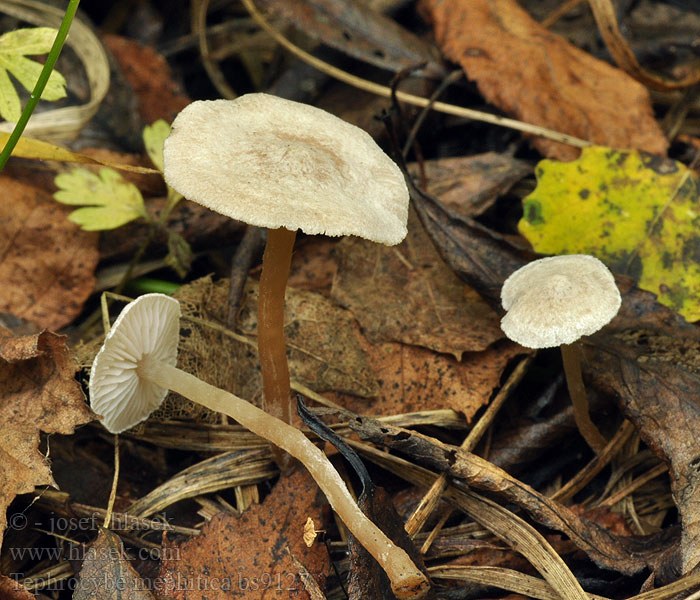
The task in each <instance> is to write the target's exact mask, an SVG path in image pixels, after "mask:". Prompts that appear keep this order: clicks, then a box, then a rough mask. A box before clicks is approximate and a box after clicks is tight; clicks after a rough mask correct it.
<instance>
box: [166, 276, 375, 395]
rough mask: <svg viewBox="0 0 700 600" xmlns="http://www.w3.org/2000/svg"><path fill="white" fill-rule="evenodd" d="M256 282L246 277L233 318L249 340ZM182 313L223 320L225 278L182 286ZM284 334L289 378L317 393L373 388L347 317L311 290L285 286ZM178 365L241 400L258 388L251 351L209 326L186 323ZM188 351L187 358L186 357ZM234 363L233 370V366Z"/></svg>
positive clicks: (362, 391)
mask: <svg viewBox="0 0 700 600" xmlns="http://www.w3.org/2000/svg"><path fill="white" fill-rule="evenodd" d="M257 290H258V288H257V283H256V282H254V281H248V284H247V285H246V289H245V291H244V295H243V298H242V299H241V312H240V316H239V320H238V324H239V327H240V329H241V331H242V332H243V333H244V334H246V335H247V336H249V339H250V340H251V341H253V342H254V341H255V333H256V331H257V305H258V296H257V294H258V292H257ZM177 297H178V298H179V299H180V300H184V301H185V306H184V308H183V312H184V314H194V315H196V316H199V317H200V318H204V319H206V320H208V321H211V322H214V323H219V324H220V323H223V322H224V319H225V315H226V308H227V303H228V280H222V281H220V282H218V283H212V281H211V280H210V279H208V278H205V279H201V280H198V281H196V282H193V283H192V284H190V285H188V286H185V287H183V288H182V289H181V290H180V291H179V292H178V294H177ZM285 313H286V316H285V335H286V337H287V348H288V357H289V369H290V373H291V375H292V378H293V379H295V380H297V381H299V382H301V383H303V384H304V385H307V386H309V387H311V388H312V389H314V390H316V391H318V392H321V391H326V390H337V391H343V392H347V393H351V394H356V395H359V396H373V395H376V394H377V393H378V391H379V386H378V384H377V381H376V378H375V375H374V373H373V372H372V369H371V368H370V366H369V364H368V362H367V359H366V357H365V354H364V352H363V350H362V347H361V345H360V340H359V339H358V334H357V332H356V327H355V325H354V323H353V320H352V317H351V315H350V314H349V313H348V312H347V311H345V310H343V309H342V308H339V307H337V306H335V305H334V304H333V303H332V302H331V301H330V300H328V299H326V298H324V297H323V296H321V295H320V294H317V293H315V292H307V291H304V290H295V289H293V288H288V290H287V296H286V306H285ZM183 327H187V333H186V334H185V339H184V340H183V342H182V345H183V348H182V352H181V356H182V366H183V368H185V369H186V370H188V372H191V373H195V374H196V375H197V376H198V377H201V378H202V379H204V380H205V381H208V382H210V383H212V384H213V385H217V386H218V387H221V388H223V389H230V390H231V391H233V392H235V393H237V394H239V395H240V396H242V397H243V398H246V399H247V400H251V399H254V398H257V397H259V395H260V394H261V392H262V384H261V380H260V373H259V368H260V367H259V364H258V359H257V352H256V350H255V348H254V347H252V346H251V345H248V344H245V343H241V342H238V341H236V340H234V339H232V338H230V337H227V336H225V335H222V334H221V333H220V332H217V331H216V330H213V329H209V330H208V329H207V328H206V327H205V328H200V327H196V328H195V327H194V326H193V327H191V328H190V324H188V323H187V322H186V321H185V322H183ZM188 355H189V358H188ZM234 365H235V368H234V367H233V366H234Z"/></svg>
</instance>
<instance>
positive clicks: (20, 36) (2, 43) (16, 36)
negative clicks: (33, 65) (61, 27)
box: [0, 27, 58, 56]
mask: <svg viewBox="0 0 700 600" xmlns="http://www.w3.org/2000/svg"><path fill="white" fill-rule="evenodd" d="M57 33H58V30H57V29H54V28H53V27H30V28H27V29H17V30H15V31H10V32H9V33H5V34H3V35H0V54H6V55H12V54H14V55H18V56H27V55H28V56H33V55H36V54H46V53H47V52H48V51H49V50H51V45H52V44H53V41H54V40H55V39H56V34H57Z"/></svg>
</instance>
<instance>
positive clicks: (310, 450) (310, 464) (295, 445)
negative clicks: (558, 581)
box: [137, 355, 430, 600]
mask: <svg viewBox="0 0 700 600" xmlns="http://www.w3.org/2000/svg"><path fill="white" fill-rule="evenodd" d="M137 370H138V374H139V376H140V377H141V378H142V379H144V380H146V381H150V382H152V383H154V384H156V385H159V386H161V387H163V388H167V389H169V390H172V391H174V392H177V393H178V394H181V395H182V396H184V397H185V398H188V399H189V400H191V401H192V402H196V403H198V404H201V405H202V406H205V407H207V408H209V409H211V410H214V411H218V412H222V413H225V414H227V415H229V416H230V417H231V418H233V419H235V420H236V421H238V422H239V423H240V424H241V425H243V426H244V427H246V428H247V429H249V430H250V431H252V432H253V433H255V434H256V435H258V436H260V437H262V438H264V439H266V440H268V441H270V442H272V443H273V444H275V445H276V446H278V447H279V448H282V449H283V450H285V451H287V452H289V454H291V455H292V456H294V457H295V458H297V459H298V460H299V461H300V462H301V463H302V464H303V465H304V466H305V467H306V468H307V469H308V471H309V473H311V476H312V477H313V478H314V480H315V481H316V483H317V484H318V486H319V487H320V488H321V490H322V491H323V493H324V494H325V495H326V498H328V502H329V503H330V505H331V507H332V508H333V510H334V511H335V512H336V513H337V514H338V516H340V518H341V519H342V520H343V523H345V525H346V526H347V528H348V529H349V530H350V531H351V532H352V534H353V535H354V536H355V537H356V538H357V540H358V541H359V542H360V544H362V545H363V546H364V547H365V548H366V549H367V551H368V552H369V553H370V554H371V555H372V556H373V557H374V558H375V559H376V560H377V562H378V563H379V564H380V565H381V567H382V569H384V571H385V572H386V574H387V576H388V577H389V580H390V581H391V588H392V590H393V591H394V594H396V597H397V598H400V599H401V600H403V599H418V598H421V597H422V596H423V595H425V594H426V593H427V591H428V589H429V585H430V584H429V583H428V579H427V578H426V576H425V575H424V574H423V573H422V572H421V571H420V570H419V569H418V568H417V567H416V566H415V564H414V563H413V561H412V560H411V558H410V557H409V556H408V554H407V553H406V552H405V551H404V550H403V549H402V548H400V547H399V546H396V545H395V544H394V543H393V542H392V541H391V540H390V539H389V538H387V536H386V535H385V534H384V533H383V532H382V531H381V530H380V529H379V528H378V527H377V526H376V525H375V524H374V523H373V522H372V521H370V520H369V519H368V518H367V516H366V515H365V514H364V513H363V512H362V511H361V510H360V508H359V507H358V506H357V504H356V503H355V501H354V500H353V498H352V496H351V495H350V492H349V491H348V488H347V487H346V486H345V483H344V482H343V480H342V479H341V478H340V475H338V472H337V471H336V470H335V469H334V468H333V465H332V464H331V462H330V461H329V460H328V458H327V457H326V455H325V454H324V453H323V452H322V451H321V450H320V449H319V448H317V447H316V446H314V444H312V443H311V442H310V441H309V439H308V438H307V437H306V436H305V435H304V434H303V433H302V432H301V431H300V430H299V429H297V428H296V427H293V426H291V425H288V424H287V423H284V422H282V421H280V420H279V419H277V418H275V417H273V416H271V415H269V414H268V413H266V412H265V411H263V410H261V409H259V408H257V407H256V406H253V405H252V404H250V403H249V402H247V401H245V400H243V399H242V398H239V397H238V396H235V395H233V394H231V393H229V392H226V391H224V390H220V389H218V388H216V387H214V386H213V385H210V384H208V383H206V382H204V381H202V380H201V379H198V378H197V377H194V376H193V375H190V374H189V373H186V372H185V371H181V370H180V369H178V368H176V367H173V366H170V365H168V364H166V363H164V362H162V361H160V360H158V359H156V358H154V357H152V356H149V355H146V356H144V357H143V358H142V359H141V360H140V361H139V364H138V367H137Z"/></svg>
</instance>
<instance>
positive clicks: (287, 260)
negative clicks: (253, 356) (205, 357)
mask: <svg viewBox="0 0 700 600" xmlns="http://www.w3.org/2000/svg"><path fill="white" fill-rule="evenodd" d="M295 237H296V231H290V230H289V229H285V228H284V227H281V228H280V229H268V231H267V244H266V245H265V253H264V254H263V268H262V273H261V274H260V292H259V297H258V356H259V358H260V370H261V374H262V380H263V403H262V405H263V409H264V410H265V411H266V412H268V413H269V414H271V415H272V416H273V417H277V418H278V419H280V420H282V421H284V422H285V423H291V422H292V414H293V409H294V402H293V400H292V397H291V391H290V389H289V366H288V365H287V342H286V340H285V338H284V290H285V288H286V287H287V278H288V277H289V269H290V266H291V264H292V249H293V247H294V238H295ZM272 450H273V456H274V459H275V462H276V463H277V465H278V466H279V467H280V469H281V470H282V471H283V472H289V471H290V470H291V461H290V460H289V457H285V456H284V454H283V453H282V452H280V451H279V450H277V449H275V448H273V449H272Z"/></svg>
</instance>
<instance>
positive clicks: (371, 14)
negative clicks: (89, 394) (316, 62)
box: [265, 0, 444, 77]
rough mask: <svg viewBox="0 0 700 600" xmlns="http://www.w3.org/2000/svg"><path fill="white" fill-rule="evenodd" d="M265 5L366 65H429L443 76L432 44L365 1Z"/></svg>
mask: <svg viewBox="0 0 700 600" xmlns="http://www.w3.org/2000/svg"><path fill="white" fill-rule="evenodd" d="M265 5H266V8H269V9H270V10H271V11H273V13H274V14H275V15H276V16H277V15H278V16H279V17H281V18H282V19H284V20H287V21H290V22H291V23H293V24H294V25H295V26H296V27H297V28H299V29H301V30H302V31H303V32H304V33H305V34H306V35H308V36H309V37H311V38H313V39H317V40H320V41H322V42H323V43H324V44H326V45H328V46H331V47H333V48H336V49H338V50H340V51H341V52H344V53H346V54H348V55H350V56H352V57H354V58H356V59H358V60H361V61H363V62H366V63H369V64H372V65H375V66H377V67H379V68H381V69H388V70H390V71H393V72H399V71H401V70H402V69H406V68H413V67H415V65H419V64H422V63H426V65H425V67H424V68H425V70H426V71H427V72H428V73H430V74H431V75H433V76H435V77H440V76H442V75H444V69H443V68H442V66H441V65H440V64H439V62H438V61H439V58H438V57H436V56H435V54H436V52H435V49H434V48H433V47H432V46H431V45H430V44H427V43H426V42H425V41H424V40H423V39H422V38H420V37H418V36H417V35H416V34H414V33H412V32H410V31H408V30H407V29H404V28H403V27H402V26H400V25H399V24H398V23H396V21H394V20H393V19H391V18H389V17H386V16H384V15H382V14H381V13H379V12H377V11H375V10H373V9H372V8H371V7H370V6H368V5H367V4H366V3H364V2H351V3H347V2H337V1H335V0H330V1H329V0H320V1H316V2H304V1H303V0H284V1H282V0H275V1H274V2H266V3H265Z"/></svg>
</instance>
